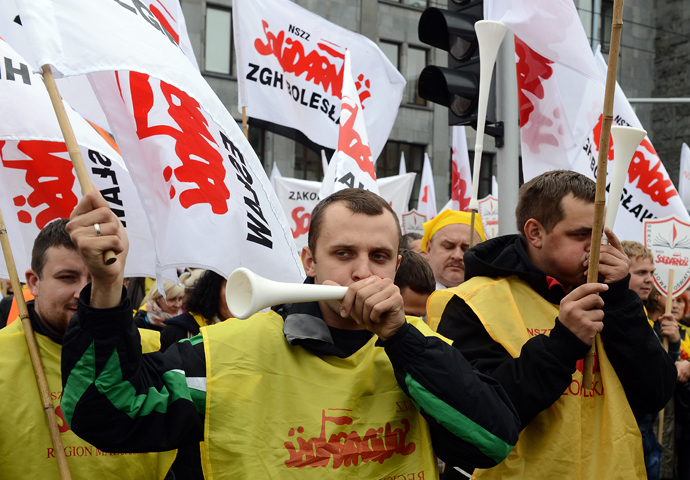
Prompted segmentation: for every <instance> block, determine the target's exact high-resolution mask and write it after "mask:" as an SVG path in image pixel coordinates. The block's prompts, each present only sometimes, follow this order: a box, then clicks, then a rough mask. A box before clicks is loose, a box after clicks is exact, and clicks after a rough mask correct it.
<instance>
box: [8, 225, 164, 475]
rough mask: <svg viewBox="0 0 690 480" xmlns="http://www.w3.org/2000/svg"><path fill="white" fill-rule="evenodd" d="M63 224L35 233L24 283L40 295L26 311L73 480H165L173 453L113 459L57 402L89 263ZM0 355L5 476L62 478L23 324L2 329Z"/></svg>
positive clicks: (147, 338)
mask: <svg viewBox="0 0 690 480" xmlns="http://www.w3.org/2000/svg"><path fill="white" fill-rule="evenodd" d="M66 224H67V220H66V219H65V220H55V221H53V222H51V223H49V224H48V225H46V226H45V227H44V228H43V230H41V232H40V233H39V234H38V236H37V237H36V240H35V242H34V246H33V250H32V252H31V269H29V270H27V272H26V280H27V283H28V286H29V289H30V290H31V293H32V294H33V295H34V296H35V299H34V300H32V301H29V302H28V303H27V307H28V310H29V316H30V319H31V325H32V326H33V329H34V331H35V333H36V341H37V343H38V347H39V352H40V356H41V360H42V362H43V367H44V370H45V374H46V378H47V381H48V386H49V390H50V397H51V400H52V401H53V403H54V404H55V403H57V407H56V414H57V421H58V427H59V430H60V437H61V439H62V444H63V447H64V450H65V456H66V457H67V464H68V466H69V470H70V472H71V477H72V478H73V479H74V480H77V479H84V480H86V479H89V480H91V479H93V478H99V479H104V480H105V479H121V478H137V479H162V478H164V477H165V474H166V472H167V471H168V469H169V468H170V465H171V464H172V461H173V459H174V457H175V454H174V452H167V453H162V454H157V453H142V454H138V455H127V456H122V455H109V454H106V453H104V452H102V451H99V450H98V449H96V448H95V447H94V446H92V445H90V444H88V443H87V442H86V441H84V440H82V439H81V438H79V437H77V435H75V434H74V432H73V431H72V430H70V429H69V428H68V427H67V424H66V423H65V415H64V413H63V410H62V409H61V405H60V403H61V401H60V398H61V395H62V379H61V374H60V355H61V348H62V347H61V343H62V340H63V334H64V331H65V328H66V327H67V323H68V322H69V319H70V318H71V317H72V315H74V314H75V313H76V311H77V299H78V297H79V292H80V291H81V290H82V288H83V287H84V285H86V284H87V282H88V281H89V272H88V270H87V269H86V265H84V262H83V260H82V259H81V256H80V255H79V253H78V252H77V250H76V248H75V246H74V245H73V244H72V242H71V240H70V237H69V235H67V232H66V231H65V225H66ZM143 335H144V336H142V339H141V340H142V341H141V346H142V348H144V349H145V350H146V351H154V350H157V349H158V342H157V338H156V337H157V335H156V334H154V333H153V332H145V333H144V334H143ZM137 340H139V337H138V336H137ZM0 352H2V360H1V361H0V432H2V433H0V478H3V479H15V478H60V474H59V473H58V464H57V461H56V457H55V451H54V448H53V445H52V442H51V437H50V433H49V430H48V425H47V423H46V419H45V415H44V408H43V405H42V402H41V398H40V396H39V393H38V389H37V387H36V380H35V377H34V372H33V369H32V367H31V360H30V358H29V353H28V350H27V342H26V339H25V337H24V333H23V329H22V324H21V322H14V323H12V324H11V325H9V326H8V327H6V328H3V329H2V330H0ZM102 367H103V365H100V366H99V368H102ZM87 368H88V367H87ZM91 368H94V365H93V364H92V365H91ZM106 370H107V369H106ZM106 425H107V422H106V421H105V419H103V418H100V419H98V420H96V421H95V422H94V428H95V429H99V428H104V427H105V426H106Z"/></svg>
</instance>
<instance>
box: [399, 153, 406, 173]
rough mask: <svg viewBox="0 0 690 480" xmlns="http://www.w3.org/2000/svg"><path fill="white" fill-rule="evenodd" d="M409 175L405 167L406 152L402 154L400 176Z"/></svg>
mask: <svg viewBox="0 0 690 480" xmlns="http://www.w3.org/2000/svg"><path fill="white" fill-rule="evenodd" d="M406 173H407V166H406V165H405V152H400V170H399V171H398V175H405V174H406Z"/></svg>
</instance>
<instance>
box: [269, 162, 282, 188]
mask: <svg viewBox="0 0 690 480" xmlns="http://www.w3.org/2000/svg"><path fill="white" fill-rule="evenodd" d="M280 177H282V175H281V174H280V169H279V168H278V163H276V162H273V168H272V169H271V177H270V180H271V186H272V187H273V190H275V189H276V178H280Z"/></svg>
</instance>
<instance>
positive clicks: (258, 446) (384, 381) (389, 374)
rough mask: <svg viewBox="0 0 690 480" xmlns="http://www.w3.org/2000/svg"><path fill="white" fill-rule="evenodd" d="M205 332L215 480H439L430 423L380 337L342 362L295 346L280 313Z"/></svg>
mask: <svg viewBox="0 0 690 480" xmlns="http://www.w3.org/2000/svg"><path fill="white" fill-rule="evenodd" d="M408 321H409V322H410V323H412V324H413V326H414V327H417V328H418V329H419V330H420V331H421V332H422V333H424V334H425V335H434V333H433V332H432V331H431V330H430V329H429V328H428V327H426V325H425V324H424V323H423V322H422V321H421V319H418V318H415V319H411V317H408ZM201 332H202V334H203V337H204V345H205V351H206V378H207V391H206V416H205V428H204V432H205V438H204V446H203V453H202V462H203V465H204V475H205V477H206V479H207V480H221V479H232V480H237V479H254V478H258V477H259V476H260V477H261V478H280V479H300V480H305V479H306V480H308V479H318V480H321V479H330V478H332V479H336V478H337V479H343V478H350V479H354V478H366V479H390V478H393V479H395V478H410V479H415V480H423V479H425V480H433V479H437V478H438V467H437V460H436V456H435V454H434V452H433V449H432V446H431V438H430V434H429V428H428V425H427V423H426V420H424V418H423V417H422V416H421V415H420V414H419V412H418V411H417V410H416V409H415V407H414V405H413V404H412V402H411V401H410V399H409V398H407V397H406V396H405V395H404V394H403V392H402V390H400V388H399V387H398V384H397V383H396V380H395V375H394V373H393V367H392V366H391V363H390V360H389V359H388V356H387V355H386V353H385V352H384V350H383V348H379V347H375V345H374V343H375V342H376V339H377V338H378V337H376V336H375V335H374V336H373V337H372V338H371V339H370V340H369V342H368V343H367V344H366V345H365V346H364V347H362V348H361V349H359V351H357V352H355V353H354V354H353V355H352V356H350V357H348V358H338V357H335V356H330V355H324V356H318V355H314V354H313V353H310V352H308V351H307V350H305V349H303V348H302V347H299V346H291V345H290V344H289V343H288V341H287V340H286V339H285V336H284V335H283V319H282V318H281V317H280V316H279V315H278V314H276V313H274V312H268V313H265V314H258V315H254V316H253V317H251V318H250V319H248V320H236V321H232V322H226V323H221V324H217V325H212V326H209V327H204V328H202V329H201Z"/></svg>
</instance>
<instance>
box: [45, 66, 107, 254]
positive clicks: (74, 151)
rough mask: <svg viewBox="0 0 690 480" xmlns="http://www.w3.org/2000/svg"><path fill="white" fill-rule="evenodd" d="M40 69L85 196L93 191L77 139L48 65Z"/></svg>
mask: <svg viewBox="0 0 690 480" xmlns="http://www.w3.org/2000/svg"><path fill="white" fill-rule="evenodd" d="M41 69H42V70H43V81H44V82H45V84H46V89H47V90H48V95H49V96H50V101H51V103H52V104H53V110H55V116H56V117H57V119H58V123H59V124H60V130H61V131H62V136H63V138H64V139H65V144H66V145H67V151H68V152H69V158H70V159H71V160H72V165H73V166H74V171H75V173H76V174H77V179H78V180H79V186H80V187H81V193H82V195H86V194H87V193H88V192H90V191H91V190H93V185H92V184H91V179H90V178H89V173H88V171H87V170H86V166H85V165H84V159H83V158H82V156H81V151H80V150H79V144H78V143H77V137H75V136H74V130H72V125H71V124H70V121H69V117H68V116H67V110H65V105H64V104H63V103H62V98H61V97H60V92H59V91H58V88H57V84H56V83H55V77H53V72H52V71H51V70H50V65H43V67H41ZM116 260H117V257H116V256H115V252H113V251H112V250H108V251H106V252H103V262H104V263H105V264H106V265H111V264H113V263H115V261H116Z"/></svg>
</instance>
